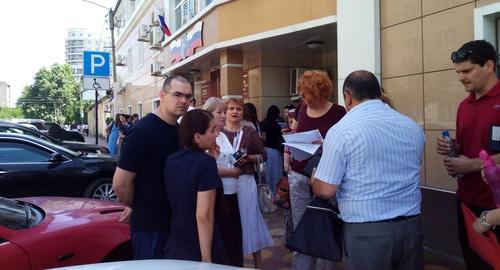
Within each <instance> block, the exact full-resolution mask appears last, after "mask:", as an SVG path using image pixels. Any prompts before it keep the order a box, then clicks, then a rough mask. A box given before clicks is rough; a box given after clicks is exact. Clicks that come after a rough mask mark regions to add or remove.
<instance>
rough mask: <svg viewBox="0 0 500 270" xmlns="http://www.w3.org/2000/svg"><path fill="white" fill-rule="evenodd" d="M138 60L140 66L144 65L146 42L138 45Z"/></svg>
mask: <svg viewBox="0 0 500 270" xmlns="http://www.w3.org/2000/svg"><path fill="white" fill-rule="evenodd" d="M137 62H138V68H139V67H142V66H143V65H144V42H139V43H138V45H137Z"/></svg>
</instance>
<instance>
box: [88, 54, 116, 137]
mask: <svg viewBox="0 0 500 270" xmlns="http://www.w3.org/2000/svg"><path fill="white" fill-rule="evenodd" d="M109 66H110V61H109V53H108V52H98V51H83V89H84V90H94V91H95V144H99V124H98V123H99V122H98V96H99V91H100V90H109V89H110V88H109V75H110V74H109V73H110V72H109Z"/></svg>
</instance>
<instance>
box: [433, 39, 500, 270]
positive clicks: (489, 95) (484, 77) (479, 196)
mask: <svg viewBox="0 0 500 270" xmlns="http://www.w3.org/2000/svg"><path fill="white" fill-rule="evenodd" d="M451 61H452V62H453V64H454V66H455V71H456V72H457V74H458V78H459V80H460V82H461V83H462V84H463V85H464V87H465V91H466V92H468V93H470V94H469V95H468V96H467V97H466V98H465V99H464V100H463V101H462V102H461V103H460V105H459V106H458V111H457V120H456V125H457V126H456V131H457V132H456V134H457V136H456V140H455V141H454V142H452V144H455V146H454V148H456V149H458V150H459V156H458V157H452V156H453V155H450V153H451V144H450V142H449V140H446V139H445V138H443V137H439V138H438V139H437V145H436V150H437V152H438V153H439V154H441V155H444V156H445V158H444V165H445V166H446V170H447V171H448V174H449V175H451V176H455V177H457V181H458V189H457V200H458V203H457V223H458V233H459V240H460V245H461V246H462V252H463V256H464V261H465V265H466V268H467V269H492V268H491V267H490V266H488V264H487V263H486V262H485V261H484V260H483V259H482V258H481V257H479V256H478V255H477V254H476V253H475V252H474V251H473V250H472V249H470V247H469V244H468V241H467V232H466V229H465V225H464V218H463V215H462V211H461V203H464V204H465V205H467V206H468V207H469V208H470V209H471V210H472V211H473V212H474V213H475V214H476V215H477V216H480V215H481V213H482V212H484V211H487V210H490V209H493V208H496V205H495V202H494V201H493V196H492V193H491V190H490V188H489V186H488V185H487V184H486V183H485V182H484V181H483V179H482V178H481V174H480V171H481V167H482V162H481V160H480V159H479V157H478V154H479V151H480V150H481V149H485V150H486V151H487V152H488V154H490V155H493V157H494V159H495V160H496V162H497V163H499V162H500V154H498V153H499V152H500V149H499V147H498V139H496V140H497V141H495V136H492V135H493V134H495V133H498V132H500V83H499V80H498V78H497V76H496V73H495V71H496V61H497V53H496V52H495V49H494V48H493V46H492V45H491V44H490V43H488V42H487V41H484V40H475V41H470V42H467V43H465V44H464V45H462V47H460V49H458V50H457V51H455V52H453V53H452V54H451ZM486 214H487V212H485V213H484V214H483V215H484V216H486ZM483 225H484V226H485V227H487V228H488V229H490V228H491V225H489V224H488V223H486V222H484V223H483Z"/></svg>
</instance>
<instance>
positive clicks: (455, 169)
mask: <svg viewBox="0 0 500 270" xmlns="http://www.w3.org/2000/svg"><path fill="white" fill-rule="evenodd" d="M444 165H445V166H446V171H448V174H449V175H451V176H454V175H459V174H461V175H464V174H468V173H472V172H477V171H479V170H481V166H482V163H481V160H480V159H479V158H468V157H466V156H464V155H461V156H459V157H445V158H444Z"/></svg>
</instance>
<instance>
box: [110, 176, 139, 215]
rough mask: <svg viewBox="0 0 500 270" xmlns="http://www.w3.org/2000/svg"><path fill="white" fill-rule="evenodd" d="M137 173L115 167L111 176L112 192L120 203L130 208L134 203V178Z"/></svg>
mask: <svg viewBox="0 0 500 270" xmlns="http://www.w3.org/2000/svg"><path fill="white" fill-rule="evenodd" d="M136 174H137V173H135V172H131V171H127V170H124V169H122V168H120V167H116V170H115V175H114V176H113V190H114V191H115V193H116V195H117V196H118V199H120V202H122V203H124V204H125V205H127V206H128V207H132V205H133V202H134V178H135V176H136Z"/></svg>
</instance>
